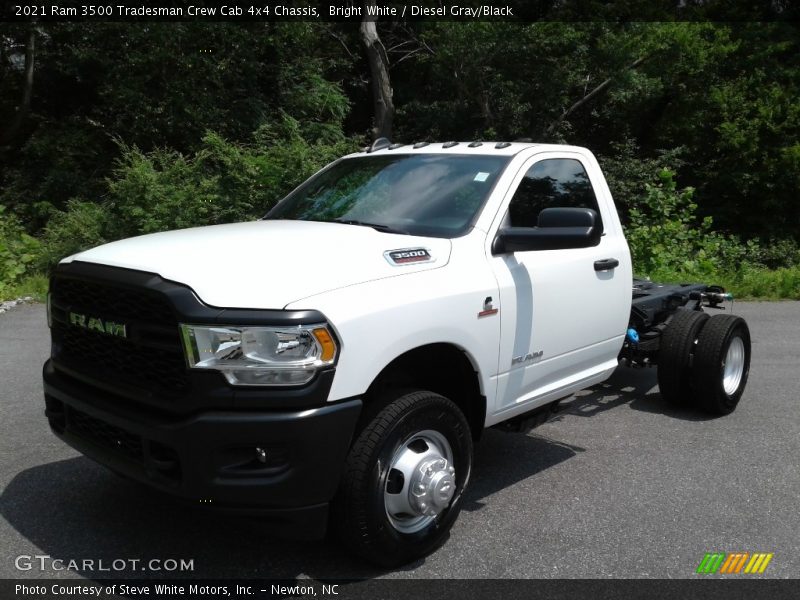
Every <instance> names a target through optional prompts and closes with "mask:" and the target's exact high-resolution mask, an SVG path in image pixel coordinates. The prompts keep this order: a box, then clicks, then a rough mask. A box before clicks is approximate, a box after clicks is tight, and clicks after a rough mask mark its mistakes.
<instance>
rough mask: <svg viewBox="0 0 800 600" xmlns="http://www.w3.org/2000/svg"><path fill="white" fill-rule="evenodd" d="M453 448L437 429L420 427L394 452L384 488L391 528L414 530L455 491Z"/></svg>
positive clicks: (431, 517)
mask: <svg viewBox="0 0 800 600" xmlns="http://www.w3.org/2000/svg"><path fill="white" fill-rule="evenodd" d="M455 473H456V472H455V467H454V466H453V451H452V449H451V448H450V444H449V443H448V441H447V439H446V438H445V437H444V436H443V435H442V434H441V433H439V432H438V431H430V430H426V431H420V432H419V433H415V434H414V435H412V436H411V437H409V438H408V439H407V440H405V441H404V442H403V443H402V444H401V445H400V446H399V448H398V449H397V451H396V452H395V453H394V456H393V457H392V461H391V463H390V465H389V475H388V477H387V480H386V488H385V490H384V505H385V507H386V515H387V516H388V517H389V521H390V522H391V524H392V525H393V526H394V528H395V529H397V530H398V531H401V532H403V533H414V532H416V531H420V530H421V529H424V528H425V527H427V526H428V525H429V524H430V523H431V522H432V521H433V520H434V519H435V518H436V517H437V516H438V515H439V514H440V513H441V512H442V511H443V510H444V509H446V508H447V507H448V506H449V505H450V502H451V501H452V499H453V495H454V494H455V491H456V477H455Z"/></svg>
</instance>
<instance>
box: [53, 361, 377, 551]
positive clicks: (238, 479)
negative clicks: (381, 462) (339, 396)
mask: <svg viewBox="0 0 800 600" xmlns="http://www.w3.org/2000/svg"><path fill="white" fill-rule="evenodd" d="M44 391H45V402H46V404H47V410H46V415H47V417H48V420H49V422H50V426H51V428H52V430H53V431H54V433H56V435H58V436H59V437H60V438H61V439H62V440H64V441H65V442H66V443H68V444H69V445H70V446H72V447H74V448H75V449H77V450H79V451H80V452H82V453H83V454H85V455H86V456H88V457H90V458H92V459H94V460H96V461H97V462H99V463H101V464H103V465H106V466H108V467H109V468H111V469H113V470H114V471H117V472H119V473H121V474H123V475H125V476H127V477H130V478H132V479H135V480H138V481H141V482H143V483H145V484H148V485H150V486H152V487H154V488H157V489H159V490H162V491H164V492H167V493H170V494H172V495H175V496H178V497H180V498H183V499H184V500H186V501H188V502H191V503H193V504H194V505H198V506H208V507H214V508H219V509H223V510H228V511H233V512H241V513H246V514H258V515H260V516H262V517H264V518H266V519H267V520H272V521H274V522H275V525H276V527H275V529H276V530H279V531H287V532H289V533H290V534H291V535H293V537H303V538H313V537H319V536H321V535H322V534H323V533H324V531H325V527H326V523H327V513H328V502H329V501H330V500H331V498H332V497H333V495H334V493H335V491H336V487H337V485H338V483H339V477H340V475H341V471H342V468H343V465H344V461H345V457H346V454H347V451H348V448H349V445H350V440H351V437H352V435H353V431H354V428H355V424H356V420H357V419H358V415H359V413H360V410H361V401H360V400H358V399H354V400H348V401H344V402H338V403H335V404H329V405H324V406H321V407H318V408H305V409H302V410H296V411H286V410H283V411H274V410H271V411H270V410H260V411H257V410H205V411H203V412H200V413H197V414H193V415H188V416H187V415H182V416H175V415H168V414H165V413H158V412H152V411H149V410H147V409H145V408H143V407H137V406H132V405H130V404H128V403H124V402H117V400H119V398H114V397H113V396H111V395H109V394H105V393H104V392H102V391H100V390H98V389H96V388H94V387H93V386H88V385H85V384H84V383H82V382H80V381H79V380H76V379H73V378H72V377H69V376H67V375H65V374H62V373H60V372H59V371H58V370H56V369H55V368H54V366H53V364H52V362H51V361H48V362H47V363H45V365H44ZM256 448H260V449H262V450H264V452H265V455H263V454H262V455H261V456H260V457H259V455H258V453H257V451H256Z"/></svg>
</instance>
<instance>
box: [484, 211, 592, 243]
mask: <svg viewBox="0 0 800 600" xmlns="http://www.w3.org/2000/svg"><path fill="white" fill-rule="evenodd" d="M599 220H600V219H599V217H598V216H597V212H595V211H594V210H593V209H591V208H545V209H544V210H542V212H540V213H539V219H538V221H537V226H536V227H504V228H502V229H500V231H498V232H497V237H496V238H495V239H494V242H493V243H492V254H507V253H510V252H526V251H529V250H562V249H566V248H588V247H589V246H596V245H597V244H599V243H600V236H601V235H602V230H601V227H600V224H599Z"/></svg>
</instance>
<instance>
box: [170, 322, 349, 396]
mask: <svg viewBox="0 0 800 600" xmlns="http://www.w3.org/2000/svg"><path fill="white" fill-rule="evenodd" d="M180 327H181V337H182V339H183V346H184V349H185V351H186V359H187V361H188V363H189V368H191V369H211V370H215V371H221V372H222V373H223V374H224V375H225V377H226V378H227V379H228V382H229V383H230V384H232V385H302V384H304V383H308V382H309V381H311V379H312V378H313V377H314V374H315V373H316V371H317V370H318V369H320V368H321V367H324V366H327V365H331V364H333V362H334V361H335V360H336V353H337V350H338V348H337V346H336V342H335V341H334V338H333V336H332V335H331V333H330V331H329V330H328V328H327V327H326V326H325V325H300V326H297V327H288V328H287V327H235V326H215V325H185V324H182V325H181V326H180Z"/></svg>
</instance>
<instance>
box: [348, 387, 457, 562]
mask: <svg viewBox="0 0 800 600" xmlns="http://www.w3.org/2000/svg"><path fill="white" fill-rule="evenodd" d="M384 402H386V403H387V404H386V406H385V407H384V408H383V409H382V410H381V411H380V412H379V413H378V414H377V415H376V416H375V417H374V418H373V419H372V420H371V421H370V422H369V423H368V424H367V425H366V426H365V427H364V429H363V430H361V432H360V433H359V435H358V438H357V439H356V441H355V443H354V444H353V446H352V448H351V450H350V453H349V455H348V458H347V464H346V468H345V473H344V475H343V477H342V483H341V486H340V489H339V493H338V495H337V498H336V500H335V501H334V506H333V525H334V527H336V529H337V533H338V535H339V537H340V539H341V540H342V541H343V542H344V544H345V545H346V546H348V547H349V548H350V549H351V550H352V551H353V552H355V553H356V554H358V555H359V556H361V557H363V558H364V559H366V560H368V561H370V562H373V563H376V564H378V565H381V566H384V567H395V566H398V565H402V564H405V563H408V562H410V561H412V560H415V559H417V558H420V557H422V556H425V555H426V554H428V553H430V552H431V551H433V550H435V549H436V548H438V547H439V546H440V545H441V544H442V543H443V542H444V541H445V540H446V539H447V535H448V532H449V530H450V528H451V527H452V525H453V523H454V522H455V520H456V518H457V517H458V513H459V512H460V510H461V500H462V496H463V493H464V490H465V489H466V486H467V484H468V482H469V478H470V473H471V470H472V436H471V432H470V428H469V424H468V423H467V420H466V418H465V417H464V415H463V413H462V412H461V411H460V410H459V409H458V407H457V406H456V405H455V404H453V403H452V402H451V401H450V400H448V399H447V398H444V397H443V396H440V395H438V394H434V393H432V392H427V391H414V392H409V393H404V394H402V395H399V397H398V395H397V394H395V395H394V396H390V397H388V398H385V399H384Z"/></svg>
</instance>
